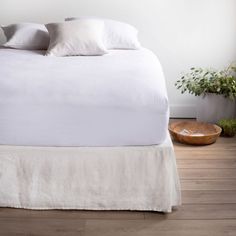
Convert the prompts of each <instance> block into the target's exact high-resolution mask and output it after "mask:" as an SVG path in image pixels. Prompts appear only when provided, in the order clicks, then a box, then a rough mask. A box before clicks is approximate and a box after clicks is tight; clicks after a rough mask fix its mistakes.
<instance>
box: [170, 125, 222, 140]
mask: <svg viewBox="0 0 236 236" xmlns="http://www.w3.org/2000/svg"><path fill="white" fill-rule="evenodd" d="M181 123H195V124H196V123H198V124H206V125H211V126H213V127H214V128H215V129H216V132H214V133H213V132H212V133H210V134H206V135H205V134H203V135H202V136H194V135H188V134H181V133H180V132H176V131H175V130H174V129H173V128H172V125H178V124H181ZM168 130H169V131H170V132H172V133H174V134H177V135H181V136H184V137H191V138H202V137H212V136H215V135H218V136H219V135H220V134H221V132H222V128H221V127H220V126H218V125H216V124H212V123H207V122H201V121H174V122H171V123H170V124H169V125H168Z"/></svg>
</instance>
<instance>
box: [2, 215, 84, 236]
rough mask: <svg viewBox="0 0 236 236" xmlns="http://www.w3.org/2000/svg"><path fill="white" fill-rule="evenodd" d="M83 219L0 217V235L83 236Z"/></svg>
mask: <svg viewBox="0 0 236 236" xmlns="http://www.w3.org/2000/svg"><path fill="white" fill-rule="evenodd" d="M84 229H85V221H84V220H72V219H63V220H59V219H53V218H47V219H33V218H27V219H25V218H15V219H14V220H13V219H9V218H6V219H0V235H1V236H28V235H29V236H53V235H55V236H75V235H76V236H83V235H84Z"/></svg>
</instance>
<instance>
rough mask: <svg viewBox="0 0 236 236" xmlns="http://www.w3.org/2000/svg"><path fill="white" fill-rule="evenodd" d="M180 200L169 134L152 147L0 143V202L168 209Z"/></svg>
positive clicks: (17, 205) (0, 204)
mask: <svg viewBox="0 0 236 236" xmlns="http://www.w3.org/2000/svg"><path fill="white" fill-rule="evenodd" d="M180 204H181V196H180V184H179V177H178V172H177V167H176V160H175V155H174V150H173V145H172V142H171V139H170V137H169V135H168V137H167V139H166V141H165V142H164V143H163V144H161V145H156V146H135V147H134V146H133V147H21V146H0V207H15V208H27V209H84V210H85V209H87V210H148V211H149V210H150V211H162V212H171V210H172V207H173V206H178V205H180Z"/></svg>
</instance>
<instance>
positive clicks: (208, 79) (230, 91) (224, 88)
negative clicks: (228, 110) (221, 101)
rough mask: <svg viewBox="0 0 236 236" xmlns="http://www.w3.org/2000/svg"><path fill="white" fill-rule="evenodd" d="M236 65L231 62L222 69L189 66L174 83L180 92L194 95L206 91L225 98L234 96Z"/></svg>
mask: <svg viewBox="0 0 236 236" xmlns="http://www.w3.org/2000/svg"><path fill="white" fill-rule="evenodd" d="M235 72H236V67H235V66H233V65H232V64H231V65H230V66H229V67H227V68H226V69H224V70H219V71H217V70H214V69H203V68H195V67H193V68H191V69H190V72H188V73H186V74H184V75H183V76H182V77H181V79H180V80H178V81H177V82H176V83H175V86H176V87H177V89H180V90H181V93H185V92H186V91H188V92H189V93H190V94H194V95H195V96H200V95H202V94H203V95H204V94H206V93H215V94H221V95H224V96H225V97H227V98H230V99H235V98H236V75H235Z"/></svg>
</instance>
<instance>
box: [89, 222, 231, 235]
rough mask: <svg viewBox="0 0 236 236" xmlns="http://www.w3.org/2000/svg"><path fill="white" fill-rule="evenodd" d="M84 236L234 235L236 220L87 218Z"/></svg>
mask: <svg viewBox="0 0 236 236" xmlns="http://www.w3.org/2000/svg"><path fill="white" fill-rule="evenodd" d="M85 235H86V236H98V235H102V236H111V235H112V236H157V235H158V236H190V235H191V236H226V235H231V236H233V235H236V220H169V221H168V220H146V221H125V220H123V221H122V220H120V221H98V220H88V221H87V222H86V227H85Z"/></svg>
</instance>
